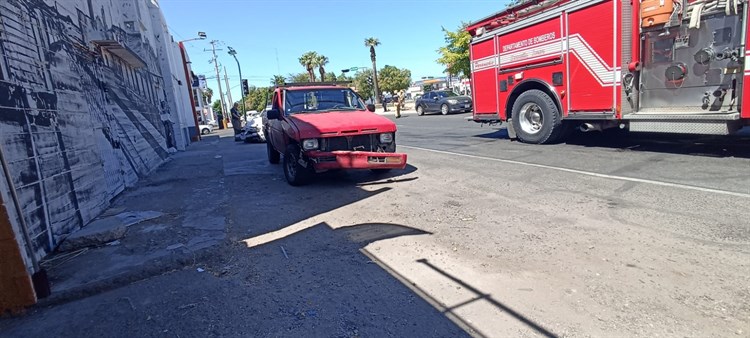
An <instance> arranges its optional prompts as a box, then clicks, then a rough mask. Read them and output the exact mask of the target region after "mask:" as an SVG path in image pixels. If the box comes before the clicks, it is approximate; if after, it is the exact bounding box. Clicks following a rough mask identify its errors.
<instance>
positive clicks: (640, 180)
mask: <svg viewBox="0 0 750 338" xmlns="http://www.w3.org/2000/svg"><path fill="white" fill-rule="evenodd" d="M399 148H407V149H415V150H422V151H428V152H433V153H438V154H444V155H455V156H462V157H468V158H474V159H479V160H488V161H494V162H501V163H507V164H516V165H523V166H528V167H536V168H543V169H550V170H557V171H563V172H567V173H573V174H580V175H587V176H592V177H599V178H606V179H612V180H619V181H626V182H635V183H645V184H652V185H658V186H662V187H670V188H678V189H686V190H695V191H701V192H708V193H714V194H720V195H727V196H735V197H744V198H750V194H746V193H741V192H734V191H727V190H720V189H712V188H704V187H698V186H694V185H688V184H679V183H670V182H663V181H655V180H647V179H643V178H634V177H627V176H616V175H607V174H600V173H595V172H591V171H584V170H577V169H569V168H563V167H555V166H550V165H544V164H537V163H530V162H522V161H514V160H505V159H501V158H494V157H487V156H478V155H469V154H462V153H456V152H452V151H445V150H437V149H430V148H422V147H414V146H406V145H399Z"/></svg>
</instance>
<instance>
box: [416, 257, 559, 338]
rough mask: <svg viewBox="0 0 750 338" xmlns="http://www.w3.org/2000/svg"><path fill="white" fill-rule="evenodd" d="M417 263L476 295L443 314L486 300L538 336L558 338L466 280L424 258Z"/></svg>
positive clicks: (449, 308) (447, 309)
mask: <svg viewBox="0 0 750 338" xmlns="http://www.w3.org/2000/svg"><path fill="white" fill-rule="evenodd" d="M417 262H418V263H422V264H424V265H425V266H427V267H429V268H430V269H432V270H434V271H435V272H437V273H439V274H441V275H443V276H444V277H446V278H448V279H450V280H452V281H453V282H455V283H457V284H459V285H461V286H462V287H463V288H465V289H466V290H469V291H470V292H472V293H473V294H475V295H476V297H475V298H472V299H470V300H468V301H465V302H463V303H460V304H456V305H453V306H451V307H448V308H446V309H445V310H444V311H443V312H445V313H450V312H452V311H454V310H455V309H457V308H459V307H462V306H465V305H468V304H471V303H473V302H476V301H481V300H484V301H487V302H489V303H490V304H492V305H493V306H495V307H497V308H498V309H500V310H501V311H503V312H505V313H507V314H509V315H510V316H512V317H513V318H515V319H517V320H518V321H520V322H521V323H524V324H525V325H526V326H528V327H530V328H531V329H533V330H534V331H536V332H537V333H538V334H540V335H542V336H544V337H550V338H553V337H557V335H555V334H554V333H552V332H550V331H549V330H547V329H545V328H544V327H542V326H541V325H539V324H537V323H536V322H534V321H533V320H531V319H529V318H527V317H525V316H524V315H522V314H520V313H518V312H516V311H515V310H513V309H511V308H510V307H508V306H507V305H505V304H503V303H502V302H500V301H498V300H496V299H495V298H493V297H492V296H491V295H489V294H486V293H483V292H482V291H481V290H479V289H477V288H475V287H473V286H472V285H471V284H469V283H467V282H465V281H464V280H462V279H460V278H458V277H456V276H453V275H451V274H450V273H448V272H446V271H445V270H443V269H441V268H439V267H437V266H435V265H433V264H432V263H430V262H429V261H428V260H427V259H424V258H423V259H420V260H417Z"/></svg>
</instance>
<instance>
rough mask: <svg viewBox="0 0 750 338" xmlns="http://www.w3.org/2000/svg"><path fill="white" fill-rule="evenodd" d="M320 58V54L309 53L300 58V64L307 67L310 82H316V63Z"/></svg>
mask: <svg viewBox="0 0 750 338" xmlns="http://www.w3.org/2000/svg"><path fill="white" fill-rule="evenodd" d="M317 58H318V53H316V52H307V53H305V54H302V56H300V57H299V64H301V65H302V67H305V69H306V70H307V74H308V75H310V82H315V71H314V69H315V61H316V59H317Z"/></svg>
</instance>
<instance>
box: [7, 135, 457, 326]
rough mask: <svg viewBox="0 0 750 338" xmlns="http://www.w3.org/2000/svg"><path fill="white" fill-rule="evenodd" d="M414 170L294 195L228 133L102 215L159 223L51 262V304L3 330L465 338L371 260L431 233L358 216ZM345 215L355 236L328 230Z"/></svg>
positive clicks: (337, 181)
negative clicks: (141, 215) (388, 247)
mask: <svg viewBox="0 0 750 338" xmlns="http://www.w3.org/2000/svg"><path fill="white" fill-rule="evenodd" d="M219 136H221V137H219ZM415 170H416V168H414V167H409V168H407V169H406V170H403V171H393V172H391V173H388V174H381V175H373V174H372V173H370V172H369V171H362V172H351V173H349V172H347V173H329V174H325V175H319V176H318V177H316V181H317V182H316V183H314V184H311V185H309V186H304V187H291V186H289V185H288V184H287V183H286V182H285V181H284V177H283V171H282V168H281V166H280V165H271V164H269V163H268V161H267V159H266V146H265V145H264V144H245V143H241V142H234V141H233V137H232V132H231V130H230V131H219V132H218V133H216V134H214V135H211V136H208V137H204V140H203V141H202V142H198V143H195V144H193V145H192V146H191V147H190V148H189V149H188V150H187V151H185V152H182V153H178V154H176V155H174V156H173V157H172V160H171V161H170V162H169V163H167V164H166V165H164V166H163V167H162V168H160V169H159V170H157V171H156V172H155V173H154V174H152V175H151V176H150V177H147V178H144V179H143V180H142V181H141V182H140V183H139V184H138V186H137V187H135V188H133V189H130V190H128V191H126V192H125V193H123V194H122V195H121V196H120V197H119V198H118V199H117V200H116V201H115V202H114V203H113V205H112V207H111V208H110V210H109V211H107V212H106V213H105V215H102V217H103V218H105V219H106V218H107V217H112V216H115V217H119V221H118V222H103V223H104V224H113V223H114V224H121V223H132V222H130V221H131V218H130V217H128V215H133V214H134V213H137V212H142V211H147V212H156V213H160V214H159V215H161V216H159V217H157V218H152V219H145V220H142V221H141V222H139V223H136V224H132V225H130V226H128V227H127V229H126V231H125V235H124V237H122V238H120V239H119V240H114V241H111V242H110V243H109V244H110V245H103V246H101V247H95V248H84V249H78V250H74V251H71V252H67V253H63V254H59V255H57V256H56V257H52V258H51V259H50V260H48V261H47V262H46V265H47V267H48V269H49V273H50V278H51V279H52V282H53V296H52V297H51V298H49V299H47V300H45V301H44V302H43V303H40V304H38V305H37V306H35V307H34V308H32V309H30V310H29V312H28V313H27V314H26V315H24V316H21V317H17V318H11V319H2V320H0V332H2V335H3V336H5V335H7V336H10V337H40V336H54V337H80V336H86V337H89V336H107V337H134V336H135V337H208V336H210V337H216V336H231V337H282V336H283V337H299V336H305V337H321V336H327V337H330V336H335V337H354V336H370V337H422V336H430V337H463V336H467V333H466V332H465V331H464V330H462V329H461V327H459V326H457V325H456V324H454V322H452V321H451V320H450V319H448V318H447V317H446V316H445V315H443V314H442V313H440V311H438V310H436V309H435V308H434V307H433V306H432V305H430V303H428V301H426V300H424V299H422V298H420V297H419V296H418V295H416V294H415V293H414V292H413V291H412V290H411V289H410V288H409V287H407V286H406V285H404V284H403V283H402V282H401V281H400V280H399V279H398V276H397V275H394V274H392V273H391V272H389V270H387V269H386V268H383V267H381V266H380V265H378V264H373V263H374V262H373V258H371V257H368V256H367V255H365V254H364V253H363V251H362V250H363V248H364V247H366V246H368V245H369V244H370V243H373V242H375V241H379V240H383V239H389V238H395V237H401V236H406V237H408V236H421V235H426V234H428V233H426V232H424V231H421V230H418V229H415V228H411V227H408V226H404V225H401V224H394V223H377V222H378V221H381V222H382V221H383V220H388V219H389V217H384V218H383V219H382V220H381V219H375V218H366V219H363V218H358V217H357V214H358V210H359V209H358V208H359V207H360V206H362V205H365V204H366V203H368V202H369V203H372V200H373V199H375V198H378V199H382V198H384V197H381V196H380V195H381V194H384V193H387V192H388V191H390V190H391V189H392V188H391V187H390V185H394V184H398V183H397V182H398V179H395V178H396V177H398V176H402V175H410V174H411V173H412V172H414V171H415ZM407 181H409V180H407ZM376 203H381V202H376ZM334 210H337V212H339V213H341V212H343V213H344V214H343V215H342V216H341V217H343V218H344V219H347V220H350V221H351V223H349V226H347V227H345V228H334V227H332V226H331V225H330V223H328V222H329V221H334V222H335V221H336V220H337V218H331V217H330V213H331V212H332V211H334ZM126 212H129V213H130V214H125V216H123V213H126ZM118 215H119V216H118ZM150 215H151V216H153V215H155V214H154V213H150ZM123 220H124V221H123ZM136 221H137V220H136Z"/></svg>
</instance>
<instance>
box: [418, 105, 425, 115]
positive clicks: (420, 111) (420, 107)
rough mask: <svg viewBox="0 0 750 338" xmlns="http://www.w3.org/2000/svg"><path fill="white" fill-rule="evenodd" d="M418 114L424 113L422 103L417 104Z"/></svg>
mask: <svg viewBox="0 0 750 338" xmlns="http://www.w3.org/2000/svg"><path fill="white" fill-rule="evenodd" d="M417 115H419V116H422V115H424V108H422V106H421V105H419V106H417Z"/></svg>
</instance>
